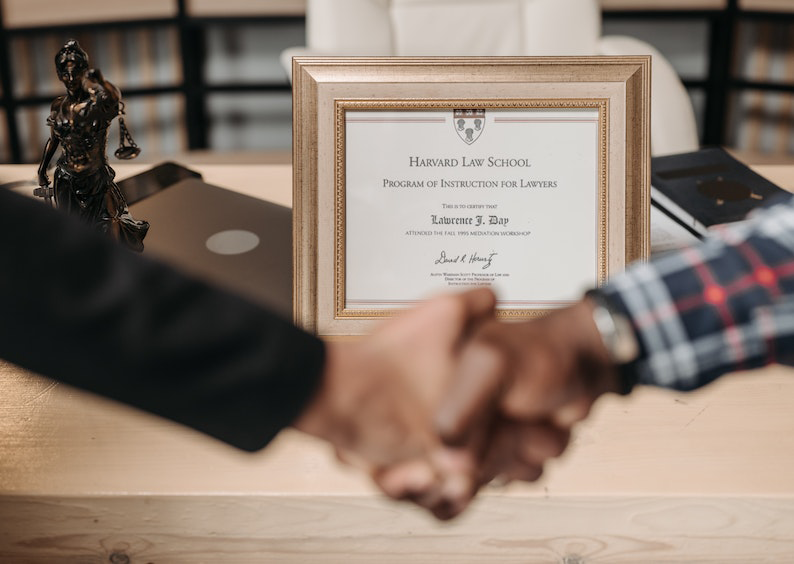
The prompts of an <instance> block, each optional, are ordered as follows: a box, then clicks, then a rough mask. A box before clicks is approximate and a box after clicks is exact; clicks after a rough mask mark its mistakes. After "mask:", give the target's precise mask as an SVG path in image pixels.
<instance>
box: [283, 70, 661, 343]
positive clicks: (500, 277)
mask: <svg viewBox="0 0 794 564" xmlns="http://www.w3.org/2000/svg"><path fill="white" fill-rule="evenodd" d="M292 76H293V255H294V292H293V299H294V315H295V321H296V322H297V323H298V324H299V325H301V326H302V327H304V328H305V329H307V330H309V331H312V332H314V333H317V334H319V335H323V336H344V335H355V334H362V333H366V332H367V331H368V330H369V329H370V328H371V327H372V324H373V323H375V322H376V321H377V320H378V319H379V318H382V317H385V316H390V315H392V314H394V313H395V312H396V311H398V310H399V309H401V308H403V307H406V306H410V305H413V304H414V303H417V302H419V301H421V300H422V299H425V298H426V297H427V296H428V295H429V294H431V293H433V292H439V291H444V290H456V289H461V288H460V287H463V286H468V285H482V284H488V285H494V286H495V287H497V288H499V289H503V290H504V291H505V294H506V295H505V299H504V300H501V299H500V302H499V307H498V313H499V315H500V316H502V317H506V318H514V319H521V318H527V317H534V316H538V315H542V314H544V313H545V312H546V311H548V310H549V309H552V308H554V307H559V306H562V305H565V304H566V303H571V302H572V301H574V300H575V299H577V298H578V297H579V295H580V292H581V291H583V290H585V289H586V287H589V286H593V285H599V284H602V283H603V282H604V281H605V280H606V279H607V278H608V276H610V275H611V274H613V273H615V272H618V271H620V270H622V269H623V268H624V267H625V266H626V265H627V264H628V263H630V262H633V261H635V260H643V259H646V258H647V256H648V253H649V239H650V237H649V218H650V204H649V202H650V196H649V179H650V136H649V126H650V57H648V56H628V57H476V58H471V57H427V58H403V57H384V58H377V57H376V58H360V57H296V58H294V59H293V74H292ZM476 120H479V123H477V122H476ZM455 135H457V138H456V137H455ZM437 149H438V150H437ZM522 151H528V154H529V156H526V154H525V153H524V152H522ZM473 155H476V157H475V156H473ZM467 167H473V168H467ZM563 188H564V189H563ZM484 207H488V208H489V209H492V210H497V211H493V212H492V213H490V214H488V213H486V212H484V211H478V210H477V209H475V210H472V208H484ZM463 208H468V209H466V210H465V211H464V210H463ZM528 208H532V209H533V210H535V212H533V213H534V217H530V216H532V215H533V214H531V213H524V212H522V211H520V210H524V209H528ZM442 210H443V211H442ZM508 225H509V226H510V227H508ZM403 227H406V229H403ZM478 245H479V246H480V247H481V249H477V250H470V249H469V247H471V248H474V247H476V246H478ZM483 245H485V246H483ZM439 248H441V250H440V251H439ZM482 249H485V250H482ZM561 256H564V258H563V259H560V257H561ZM417 257H419V258H418V262H417V264H418V266H416V267H415V266H414V262H413V261H414V260H415V259H416V258H417ZM433 259H434V260H433ZM525 259H526V260H525ZM492 262H493V264H492ZM497 263H498V265H499V266H498V267H497V266H495V265H496V264H497ZM524 263H526V264H524ZM463 265H465V266H463ZM392 269H393V270H392ZM486 269H488V272H485V270H486ZM535 269H542V270H543V272H544V275H543V276H537V275H535V274H534V270H535ZM549 273H551V274H549ZM431 277H433V278H432V279H431ZM435 277H437V278H435ZM436 281H438V282H439V283H438V284H437V285H436ZM536 282H537V284H536ZM580 286H581V287H580ZM525 288H526V290H525Z"/></svg>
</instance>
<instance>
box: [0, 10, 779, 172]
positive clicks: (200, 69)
mask: <svg viewBox="0 0 794 564" xmlns="http://www.w3.org/2000/svg"><path fill="white" fill-rule="evenodd" d="M327 1H329V2H333V0H327ZM601 6H602V8H603V10H604V12H603V33H604V34H605V35H607V34H608V35H631V36H634V37H637V38H640V39H643V40H645V41H647V42H649V43H651V44H652V45H654V46H655V47H656V48H658V49H659V50H660V51H661V52H662V53H663V54H664V55H665V56H666V57H667V58H668V59H669V60H670V61H671V62H672V63H673V65H674V67H675V69H676V70H677V72H678V73H679V75H680V76H681V78H682V79H683V80H684V83H685V85H686V86H687V89H688V91H689V94H690V96H691V99H692V102H693V106H694V108H695V111H696V114H697V119H698V126H699V135H700V141H701V143H702V144H706V145H714V144H719V145H724V146H727V147H729V148H733V149H736V150H737V151H738V152H739V153H740V154H741V155H745V158H746V159H748V160H751V161H752V162H777V161H780V162H785V161H787V160H794V127H793V125H794V0H602V1H601ZM305 7H306V6H305V1H304V0H220V1H218V0H131V1H129V0H125V1H119V0H72V2H71V3H68V2H54V1H52V0H0V162H2V163H14V162H19V163H22V162H25V163H32V162H37V161H38V160H39V157H40V154H41V150H42V148H43V146H44V143H45V141H46V139H47V137H48V135H49V129H48V128H47V126H46V124H45V119H46V116H47V114H48V112H49V106H50V103H51V101H52V100H53V99H54V98H55V97H56V96H57V95H59V94H61V93H62V91H63V87H62V85H61V84H60V83H59V82H58V80H57V77H56V76H55V72H54V65H53V57H54V55H55V53H56V52H57V51H58V49H59V48H60V46H61V45H63V43H64V42H65V41H66V40H67V39H69V38H75V39H77V40H78V41H80V43H81V45H82V46H83V48H84V49H85V50H86V51H87V52H88V54H89V56H90V57H91V62H92V66H95V67H98V68H100V69H101V70H102V71H103V73H104V75H105V77H106V78H108V79H109V80H110V81H111V82H113V83H115V84H116V85H117V86H119V87H120V88H121V89H122V92H123V95H124V100H125V101H126V110H127V117H126V120H127V124H128V127H129V128H130V130H131V131H132V134H133V136H134V137H135V140H136V142H137V143H138V144H139V145H140V146H142V147H143V149H144V152H143V153H142V158H145V159H146V160H151V161H156V160H160V159H164V158H179V157H180V156H184V155H186V154H191V155H193V156H194V157H195V155H196V154H198V155H204V156H205V158H207V159H215V160H218V159H220V160H223V159H240V158H246V156H248V158H250V159H253V160H258V161H263V160H268V159H270V160H276V161H288V160H289V158H290V147H291V127H292V126H291V119H292V118H291V110H292V109H291V91H290V85H289V81H288V79H287V75H286V73H285V71H284V69H283V67H282V65H281V63H280V61H279V55H280V54H281V52H282V51H283V50H284V49H286V48H288V47H293V46H296V45H303V44H304V42H305V18H304V15H305ZM116 127H117V126H116V125H114V126H113V128H112V129H111V141H110V143H111V145H110V146H111V147H112V146H113V145H115V142H116V138H115V136H117V135H118V130H117V129H116Z"/></svg>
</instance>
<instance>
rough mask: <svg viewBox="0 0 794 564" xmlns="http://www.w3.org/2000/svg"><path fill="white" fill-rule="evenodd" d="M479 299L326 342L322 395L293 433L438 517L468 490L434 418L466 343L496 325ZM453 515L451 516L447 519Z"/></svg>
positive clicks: (478, 295)
mask: <svg viewBox="0 0 794 564" xmlns="http://www.w3.org/2000/svg"><path fill="white" fill-rule="evenodd" d="M494 306H495V298H494V295H493V293H492V292H491V291H490V290H486V289H477V290H472V291H469V292H465V293H462V294H457V295H446V296H442V297H438V298H435V299H433V300H430V301H428V302H426V303H425V304H423V305H421V306H419V307H418V308H416V309H413V310H410V311H408V312H406V313H404V314H402V315H399V316H397V317H396V318H394V319H391V320H389V321H387V322H386V323H384V324H383V325H381V326H380V327H379V328H378V329H377V330H376V331H374V332H373V334H372V335H370V336H368V337H365V338H362V339H360V340H357V341H353V342H329V343H328V346H327V359H326V370H325V373H324V376H323V382H322V385H321V387H320V389H319V391H318V393H317V395H316V397H315V398H314V400H313V401H312V402H311V403H310V404H309V406H308V407H307V409H306V410H305V412H304V413H303V415H302V416H301V417H300V418H299V420H298V421H296V423H295V427H296V428H298V429H300V430H302V431H305V432H307V433H310V434H312V435H315V436H318V437H321V438H324V439H326V440H328V441H329V442H330V443H331V444H332V445H334V446H335V447H336V449H337V451H338V452H339V453H340V456H341V457H342V458H343V459H344V460H346V461H348V462H354V463H355V464H356V465H358V466H360V467H363V468H365V469H366V470H367V471H369V472H370V474H371V475H372V477H373V478H374V479H375V481H376V483H378V484H379V485H380V486H381V487H382V489H384V491H385V492H386V493H387V494H389V495H391V496H392V497H395V498H409V499H413V500H414V501H416V502H417V503H419V504H420V505H422V506H424V507H427V508H428V509H430V510H431V511H434V513H436V514H437V515H438V516H440V517H442V516H443V517H447V516H451V514H454V513H457V512H458V511H460V510H462V508H463V507H465V505H466V504H467V503H468V501H469V499H470V498H471V495H472V493H473V491H474V489H475V487H474V486H473V483H474V482H475V481H476V479H477V477H476V476H475V472H476V469H475V468H474V467H473V459H472V457H471V456H470V455H469V451H466V450H464V449H456V450H455V451H453V450H451V449H444V448H442V445H441V442H440V439H439V437H438V436H437V434H436V432H435V426H434V413H435V410H436V409H437V408H438V406H439V404H440V403H441V401H442V397H443V395H444V393H445V392H446V390H447V388H448V387H449V385H450V381H451V378H452V377H453V376H454V374H455V372H456V370H457V368H458V355H459V353H460V350H461V346H462V344H463V341H464V339H465V338H466V337H467V336H468V335H469V334H470V333H471V331H472V330H474V329H475V328H476V327H477V326H478V324H481V323H482V322H484V321H485V320H488V319H492V318H493V311H494ZM449 507H454V509H451V510H450V509H448V508H449Z"/></svg>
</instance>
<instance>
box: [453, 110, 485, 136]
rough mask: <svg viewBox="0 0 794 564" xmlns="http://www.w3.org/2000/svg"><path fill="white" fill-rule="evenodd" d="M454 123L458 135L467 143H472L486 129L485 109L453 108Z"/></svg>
mask: <svg viewBox="0 0 794 564" xmlns="http://www.w3.org/2000/svg"><path fill="white" fill-rule="evenodd" d="M452 124H453V125H454V126H455V133H457V134H458V137H460V138H461V139H463V142H464V143H466V144H467V145H471V144H472V143H474V142H475V141H477V139H478V138H479V137H480V135H481V134H482V131H483V129H485V110H484V109H474V108H466V109H459V110H453V111H452Z"/></svg>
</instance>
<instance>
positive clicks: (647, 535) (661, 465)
mask: <svg viewBox="0 0 794 564" xmlns="http://www.w3.org/2000/svg"><path fill="white" fill-rule="evenodd" d="M117 168H118V172H119V177H120V178H121V177H123V176H124V175H126V174H131V173H132V172H134V171H136V170H139V168H140V167H136V166H131V165H129V166H126V167H125V166H118V167H117ZM757 170H758V171H759V172H761V173H762V174H765V175H767V176H769V177H770V178H771V179H772V180H773V181H775V182H777V183H779V184H781V185H784V186H786V187H788V188H794V168H792V167H780V166H767V167H757ZM202 172H203V173H204V175H205V178H206V179H207V180H208V181H209V182H213V183H216V184H219V185H224V186H228V187H232V188H244V189H245V190H246V192H248V193H250V194H254V195H257V194H258V195H259V196H260V197H272V198H274V199H277V200H279V201H280V202H281V203H288V202H289V199H290V198H289V194H290V182H289V178H290V169H289V167H288V166H283V165H282V166H235V167H224V166H206V167H203V168H202ZM31 175H32V172H31V168H30V167H0V182H2V181H8V180H14V179H20V178H28V177H30V176H31ZM0 322H2V320H0ZM792 413H794V373H792V372H791V371H789V370H788V369H783V368H771V369H768V370H765V371H759V372H755V373H747V374H740V375H734V376H731V377H728V378H724V379H723V380H721V381H720V382H718V383H717V384H715V385H713V386H711V387H708V388H706V389H704V390H701V391H699V392H696V393H692V394H677V393H669V392H664V391H659V390H651V389H641V390H638V391H637V392H636V393H635V394H632V396H631V397H630V398H604V399H603V400H601V401H600V402H599V403H598V404H597V406H596V409H595V412H594V413H593V416H592V418H591V419H590V420H588V421H587V422H585V423H584V424H582V425H581V426H580V427H579V428H578V430H577V432H576V435H575V440H574V442H573V445H572V446H571V448H570V451H569V452H568V453H567V454H566V455H565V456H564V457H563V458H562V460H559V461H556V462H554V463H552V464H551V465H549V467H548V469H547V473H546V476H545V477H544V478H543V479H542V481H540V482H539V483H537V484H535V485H512V486H510V487H509V488H506V489H504V490H491V491H488V492H486V493H485V494H484V495H483V496H482V497H481V498H480V499H479V500H478V501H477V502H476V503H475V505H474V506H473V507H472V508H471V509H470V511H469V512H468V513H467V514H465V515H464V516H463V517H462V518H460V519H458V520H456V521H454V522H452V523H449V524H439V523H436V522H434V521H433V520H432V519H431V518H429V517H427V516H425V515H424V514H423V513H421V512H420V511H419V510H416V509H413V508H412V507H410V506H408V505H403V504H397V503H392V502H390V501H388V500H385V499H383V498H381V497H380V495H378V494H377V492H375V491H374V489H373V488H372V487H371V486H370V484H369V483H368V481H367V480H366V479H364V478H363V477H361V476H359V475H358V474H356V473H354V472H352V471H349V470H347V469H345V468H343V467H341V466H339V465H337V464H336V462H335V460H334V458H333V456H332V455H331V453H330V452H329V450H328V449H327V448H326V446H325V445H324V444H320V443H318V442H317V441H315V440H313V439H310V438H307V437H304V436H302V435H300V434H298V433H294V432H285V433H283V434H282V435H281V436H280V437H279V438H278V439H277V440H276V441H275V443H274V444H273V445H271V447H269V448H268V449H266V450H264V451H263V452H261V453H258V454H254V455H248V454H244V453H241V452H237V451H235V450H233V449H231V448H230V447H227V446H225V445H223V444H220V443H217V442H215V441H213V440H211V439H207V438H206V437H204V436H201V435H199V434H197V433H194V432H192V431H190V430H187V429H184V428H181V427H178V426H176V425H174V424H171V423H169V422H165V421H163V420H160V419H157V418H154V417H151V416H148V415H145V414H141V413H139V412H136V411H133V410H131V409H129V408H127V407H124V406H121V405H118V404H115V403H112V402H109V401H107V400H104V399H101V398H97V397H94V396H91V395H88V394H85V393H83V392H79V391H76V390H74V389H71V388H68V387H65V386H63V385H60V384H57V383H53V382H51V381H49V380H46V379H43V378H40V377H36V376H32V375H29V374H26V373H23V372H22V371H20V370H19V369H17V368H15V367H12V366H9V365H8V364H0V562H3V563H6V562H8V563H13V564H45V563H46V564H52V563H57V562H70V563H71V562H80V563H97V564H99V563H107V562H114V563H130V564H138V563H143V564H146V563H156V564H171V563H177V564H182V563H184V564H187V563H190V564H195V563H197V562H206V563H212V564H219V563H234V564H239V563H254V562H257V563H258V562H294V563H301V564H305V563H308V562H321V563H330V562H334V563H337V562H338V563H345V564H349V563H362V564H363V563H366V564H369V563H374V562H378V563H395V562H411V563H414V564H415V563H425V562H434V563H444V562H449V563H453V562H454V563H461V562H488V563H493V562H511V563H522V564H523V563H535V562H544V563H545V562H549V563H561V562H564V563H565V564H574V563H577V564H579V563H586V562H601V563H603V562H610V563H611V562H621V563H631V564H637V563H643V564H648V563H655V562H686V563H688V564H691V563H694V562H713V563H720V564H726V563H731V562H735V563H740V562H741V563H748V562H759V561H767V562H794V415H792Z"/></svg>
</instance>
